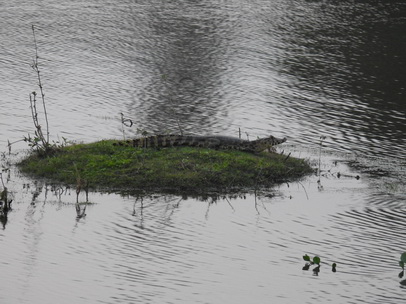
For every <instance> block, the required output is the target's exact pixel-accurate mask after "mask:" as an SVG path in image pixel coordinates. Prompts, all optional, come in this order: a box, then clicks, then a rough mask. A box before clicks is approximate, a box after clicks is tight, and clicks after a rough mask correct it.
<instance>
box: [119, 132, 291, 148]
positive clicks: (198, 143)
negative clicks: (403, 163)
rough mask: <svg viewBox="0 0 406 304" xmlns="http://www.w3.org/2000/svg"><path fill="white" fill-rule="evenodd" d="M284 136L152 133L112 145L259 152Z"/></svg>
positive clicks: (280, 140) (273, 144) (275, 143)
mask: <svg viewBox="0 0 406 304" xmlns="http://www.w3.org/2000/svg"><path fill="white" fill-rule="evenodd" d="M285 141H286V138H282V139H280V138H276V137H273V136H272V135H271V136H269V137H265V138H259V139H256V140H244V139H240V138H235V137H228V136H217V135H213V136H210V135H209V136H198V135H174V134H169V135H153V136H147V137H141V138H136V139H132V140H127V141H119V142H117V143H115V144H114V145H117V146H133V147H140V148H164V147H176V146H189V147H202V148H211V149H221V150H239V151H245V152H252V153H259V152H262V151H264V150H267V149H268V150H269V151H270V150H271V149H272V147H273V146H276V145H279V144H281V143H284V142H285Z"/></svg>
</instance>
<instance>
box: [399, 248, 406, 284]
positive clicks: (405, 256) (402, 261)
mask: <svg viewBox="0 0 406 304" xmlns="http://www.w3.org/2000/svg"><path fill="white" fill-rule="evenodd" d="M405 264H406V252H403V253H402V254H401V255H400V261H399V266H400V267H401V268H402V271H401V272H400V273H399V278H403V276H404V274H405Z"/></svg>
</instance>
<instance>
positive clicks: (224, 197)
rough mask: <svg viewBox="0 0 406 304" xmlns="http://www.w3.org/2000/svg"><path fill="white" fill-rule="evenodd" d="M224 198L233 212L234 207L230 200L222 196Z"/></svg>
mask: <svg viewBox="0 0 406 304" xmlns="http://www.w3.org/2000/svg"><path fill="white" fill-rule="evenodd" d="M224 198H225V199H226V201H227V203H228V204H229V205H230V207H231V209H233V211H234V212H235V209H234V207H233V205H231V203H230V201H229V200H228V198H227V197H224Z"/></svg>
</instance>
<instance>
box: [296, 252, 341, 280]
mask: <svg viewBox="0 0 406 304" xmlns="http://www.w3.org/2000/svg"><path fill="white" fill-rule="evenodd" d="M303 260H305V261H306V264H305V265H304V266H303V268H302V270H306V271H307V270H309V269H310V267H311V266H314V265H316V266H315V267H313V269H312V271H313V274H314V275H316V276H317V275H318V274H319V272H320V266H321V259H320V257H319V256H317V255H316V256H314V257H313V258H311V257H310V256H308V255H307V254H305V255H304V256H303ZM336 268H337V264H336V263H333V264H331V271H332V272H336V271H337V269H336Z"/></svg>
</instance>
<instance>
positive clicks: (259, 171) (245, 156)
mask: <svg viewBox="0 0 406 304" xmlns="http://www.w3.org/2000/svg"><path fill="white" fill-rule="evenodd" d="M114 142H115V141H113V140H105V141H100V142H95V143H90V144H77V145H72V146H67V147H64V148H62V149H60V150H59V151H58V152H56V153H55V154H54V155H52V156H50V157H46V158H44V157H39V156H38V155H35V154H32V155H30V156H29V157H27V158H26V159H24V160H23V161H22V162H21V163H19V167H20V169H21V171H22V172H24V173H27V174H29V175H31V176H33V177H45V178H47V179H50V180H53V181H55V182H58V183H66V184H73V185H75V184H76V182H77V172H76V169H75V167H76V168H77V170H78V172H79V175H80V178H81V179H84V180H87V181H88V182H89V185H90V187H92V188H95V189H98V190H107V191H134V192H135V191H139V190H144V191H160V192H177V193H204V192H208V191H218V192H223V193H224V192H231V191H236V190H238V189H249V188H252V189H254V188H255V189H256V188H264V187H269V186H272V185H275V184H276V183H281V182H285V181H291V180H293V179H297V178H300V177H302V176H303V175H305V174H308V173H310V172H312V169H311V168H310V166H309V165H308V163H307V162H305V161H304V160H301V159H296V158H292V157H289V158H287V159H286V156H284V155H279V154H276V153H261V154H252V153H246V152H240V151H222V150H212V149H203V148H191V147H177V148H162V149H159V150H157V149H142V148H133V147H125V146H113V143H114Z"/></svg>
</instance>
